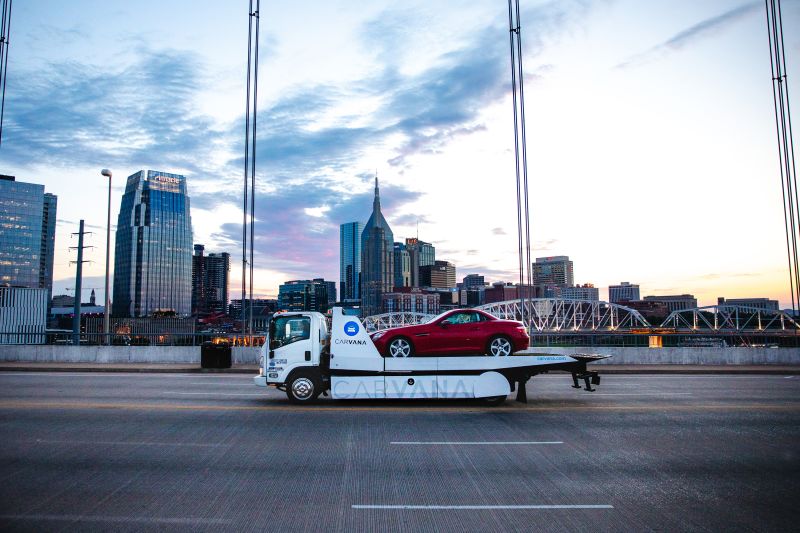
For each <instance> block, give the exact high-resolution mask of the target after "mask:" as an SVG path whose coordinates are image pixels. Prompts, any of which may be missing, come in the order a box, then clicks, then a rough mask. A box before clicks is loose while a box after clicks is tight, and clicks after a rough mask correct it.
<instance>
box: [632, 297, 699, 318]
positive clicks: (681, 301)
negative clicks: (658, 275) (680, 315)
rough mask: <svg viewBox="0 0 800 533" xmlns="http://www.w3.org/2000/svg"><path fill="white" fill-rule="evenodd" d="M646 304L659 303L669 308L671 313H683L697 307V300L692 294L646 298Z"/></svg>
mask: <svg viewBox="0 0 800 533" xmlns="http://www.w3.org/2000/svg"><path fill="white" fill-rule="evenodd" d="M644 301H645V302H658V303H662V304H664V305H666V306H667V309H668V310H669V312H670V313H671V312H673V311H683V310H684V309H694V308H695V307H697V298H695V297H694V295H692V294H677V295H670V296H645V297H644Z"/></svg>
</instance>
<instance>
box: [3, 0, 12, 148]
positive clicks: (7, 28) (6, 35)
mask: <svg viewBox="0 0 800 533" xmlns="http://www.w3.org/2000/svg"><path fill="white" fill-rule="evenodd" d="M12 2H13V0H8V9H6V2H5V0H4V2H3V23H2V28H1V30H2V31H1V32H0V40H1V41H2V47H0V63H2V70H0V80H2V82H3V88H2V92H3V95H2V97H1V98H0V145H2V144H3V118H4V116H5V112H6V80H8V47H9V44H10V43H9V40H10V39H11V4H12Z"/></svg>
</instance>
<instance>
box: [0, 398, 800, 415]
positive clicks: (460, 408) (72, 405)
mask: <svg viewBox="0 0 800 533" xmlns="http://www.w3.org/2000/svg"><path fill="white" fill-rule="evenodd" d="M0 409H107V410H114V409H116V410H129V411H182V410H183V411H275V412H287V413H304V412H314V413H324V412H372V413H386V412H393V413H403V414H414V413H449V414H467V413H480V414H486V413H509V412H511V413H514V412H516V413H525V412H527V413H533V412H563V411H609V412H612V411H790V412H798V413H800V403H793V404H789V405H775V404H759V403H738V404H696V405H693V404H682V405H678V404H650V405H560V406H539V407H536V406H534V407H522V406H520V407H479V406H475V407H473V406H468V405H453V406H446V405H445V406H441V407H415V406H412V405H405V406H397V407H393V406H386V405H372V406H364V405H352V406H338V405H337V406H330V407H326V406H318V407H311V406H307V407H304V406H292V405H214V404H191V403H186V404H168V403H149V404H147V403H145V404H142V403H140V404H135V403H110V402H96V403H92V402H66V403H64V402H40V401H33V402H28V401H17V402H9V401H0Z"/></svg>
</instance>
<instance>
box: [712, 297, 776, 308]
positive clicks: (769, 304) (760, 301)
mask: <svg viewBox="0 0 800 533" xmlns="http://www.w3.org/2000/svg"><path fill="white" fill-rule="evenodd" d="M717 305H741V306H743V307H752V308H755V309H763V310H764V311H778V300H770V299H769V298H727V299H726V298H723V297H722V296H720V297H719V298H717Z"/></svg>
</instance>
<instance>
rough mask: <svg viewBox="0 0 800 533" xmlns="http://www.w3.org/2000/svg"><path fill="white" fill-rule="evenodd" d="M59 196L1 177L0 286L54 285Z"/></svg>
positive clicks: (46, 286) (39, 286)
mask: <svg viewBox="0 0 800 533" xmlns="http://www.w3.org/2000/svg"><path fill="white" fill-rule="evenodd" d="M57 200H58V199H57V197H56V196H55V195H53V194H49V193H45V192H44V185H38V184H35V183H23V182H21V181H16V179H15V178H14V176H0V286H2V285H5V286H11V287H28V288H34V289H35V288H41V289H48V299H49V296H50V294H49V293H50V291H51V290H52V287H53V253H54V250H55V239H56V208H57Z"/></svg>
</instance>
